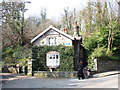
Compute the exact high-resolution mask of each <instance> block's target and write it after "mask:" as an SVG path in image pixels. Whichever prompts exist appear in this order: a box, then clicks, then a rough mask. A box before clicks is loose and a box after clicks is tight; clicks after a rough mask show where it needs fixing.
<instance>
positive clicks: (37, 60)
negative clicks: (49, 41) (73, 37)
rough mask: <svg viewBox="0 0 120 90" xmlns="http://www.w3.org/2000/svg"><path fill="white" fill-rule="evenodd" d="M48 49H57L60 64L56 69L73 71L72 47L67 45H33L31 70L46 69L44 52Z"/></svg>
mask: <svg viewBox="0 0 120 90" xmlns="http://www.w3.org/2000/svg"><path fill="white" fill-rule="evenodd" d="M49 51H58V52H59V53H60V66H59V67H58V68H57V71H73V55H74V54H73V47H70V46H69V47H67V46H62V45H60V46H39V47H38V46H34V47H33V48H32V58H33V59H34V62H33V70H34V71H46V70H48V69H49V68H48V67H47V66H46V54H47V53H48V52H49Z"/></svg>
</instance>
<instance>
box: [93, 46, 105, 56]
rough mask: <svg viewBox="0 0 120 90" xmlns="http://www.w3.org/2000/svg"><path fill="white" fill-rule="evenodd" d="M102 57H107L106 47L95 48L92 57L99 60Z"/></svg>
mask: <svg viewBox="0 0 120 90" xmlns="http://www.w3.org/2000/svg"><path fill="white" fill-rule="evenodd" d="M102 56H106V48H104V47H99V48H95V49H94V52H92V55H91V57H93V58H99V57H102Z"/></svg>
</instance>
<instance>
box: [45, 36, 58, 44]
mask: <svg viewBox="0 0 120 90" xmlns="http://www.w3.org/2000/svg"><path fill="white" fill-rule="evenodd" d="M47 44H48V45H56V44H57V41H56V37H48V43H47Z"/></svg>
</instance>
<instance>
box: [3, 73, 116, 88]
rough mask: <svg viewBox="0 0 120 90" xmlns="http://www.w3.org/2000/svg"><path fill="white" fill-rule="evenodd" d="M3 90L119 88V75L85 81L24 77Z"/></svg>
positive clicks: (9, 82)
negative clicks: (7, 89) (28, 89)
mask: <svg viewBox="0 0 120 90" xmlns="http://www.w3.org/2000/svg"><path fill="white" fill-rule="evenodd" d="M2 88H118V74H116V75H111V76H106V77H99V78H89V79H83V80H78V79H56V78H38V77H37V78H36V77H24V78H20V79H16V80H11V81H7V82H5V83H4V84H3V86H2Z"/></svg>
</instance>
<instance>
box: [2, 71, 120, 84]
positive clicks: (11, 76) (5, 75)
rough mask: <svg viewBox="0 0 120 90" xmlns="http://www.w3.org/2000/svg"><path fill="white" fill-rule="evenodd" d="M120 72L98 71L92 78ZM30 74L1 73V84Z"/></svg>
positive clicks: (119, 72)
mask: <svg viewBox="0 0 120 90" xmlns="http://www.w3.org/2000/svg"><path fill="white" fill-rule="evenodd" d="M116 74H120V71H109V72H103V73H97V74H94V75H93V77H92V78H100V77H106V76H110V75H116ZM27 77H30V76H26V75H25V74H11V73H0V84H1V83H5V82H6V81H11V80H16V79H20V78H27Z"/></svg>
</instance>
